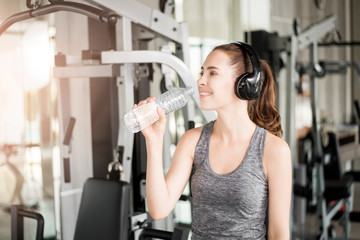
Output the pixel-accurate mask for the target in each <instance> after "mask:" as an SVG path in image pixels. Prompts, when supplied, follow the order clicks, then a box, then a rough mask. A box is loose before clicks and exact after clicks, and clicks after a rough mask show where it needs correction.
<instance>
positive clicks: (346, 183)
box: [324, 174, 354, 202]
mask: <svg viewBox="0 0 360 240" xmlns="http://www.w3.org/2000/svg"><path fill="white" fill-rule="evenodd" d="M353 182H354V181H353V177H352V176H351V175H347V174H344V175H343V176H342V177H341V178H340V179H337V180H326V181H325V192H324V197H325V198H326V200H327V201H328V202H329V201H333V200H340V199H343V198H348V197H350V196H351V186H352V184H353Z"/></svg>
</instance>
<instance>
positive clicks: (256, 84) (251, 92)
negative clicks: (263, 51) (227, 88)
mask: <svg viewBox="0 0 360 240" xmlns="http://www.w3.org/2000/svg"><path fill="white" fill-rule="evenodd" d="M231 44H234V45H236V46H238V47H239V48H240V49H241V50H242V51H243V53H244V54H245V53H246V54H247V55H248V56H249V58H250V61H251V65H252V69H253V71H252V72H251V73H249V72H245V73H243V74H241V75H240V76H239V77H238V78H237V79H236V82H235V94H236V96H237V97H239V98H240V99H243V100H254V99H257V98H258V97H259V95H260V91H261V82H262V72H261V63H260V59H259V56H258V55H257V53H256V52H255V50H254V49H253V48H252V47H251V46H250V45H249V44H246V43H242V42H233V43H231ZM244 58H245V56H244Z"/></svg>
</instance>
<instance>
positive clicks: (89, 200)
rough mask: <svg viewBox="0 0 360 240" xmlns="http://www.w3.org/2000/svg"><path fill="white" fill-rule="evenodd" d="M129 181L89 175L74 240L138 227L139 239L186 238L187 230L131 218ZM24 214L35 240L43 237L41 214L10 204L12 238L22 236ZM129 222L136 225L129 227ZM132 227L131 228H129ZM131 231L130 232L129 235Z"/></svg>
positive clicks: (121, 234)
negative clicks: (33, 226)
mask: <svg viewBox="0 0 360 240" xmlns="http://www.w3.org/2000/svg"><path fill="white" fill-rule="evenodd" d="M129 201H130V184H129V183H126V182H123V181H116V180H114V181H111V180H105V179H94V178H89V179H87V180H86V182H85V184H84V188H83V192H82V196H81V202H80V208H79V212H78V217H77V221H76V227H75V235H74V240H98V239H107V240H128V239H133V238H130V235H131V231H134V229H135V230H138V229H140V237H139V239H145V237H156V238H160V239H169V240H185V239H187V237H188V233H189V230H182V229H175V231H174V232H168V231H161V230H156V229H151V228H147V227H146V225H144V223H145V222H146V221H147V218H145V221H142V222H139V221H135V222H134V220H133V219H132V217H130V221H129V207H128V206H129ZM23 217H29V218H34V219H36V220H37V222H38V225H37V232H36V239H37V240H42V239H43V231H44V219H43V217H42V215H41V214H39V213H36V212H33V211H27V210H23V209H22V206H19V205H13V206H12V207H11V218H12V219H11V221H12V235H11V237H12V239H13V240H15V239H16V240H19V239H20V240H21V239H23V234H24V232H23ZM129 222H131V223H132V225H133V224H134V225H135V226H140V227H138V228H134V226H129ZM130 227H131V228H130ZM129 233H130V234H129Z"/></svg>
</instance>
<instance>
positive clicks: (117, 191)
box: [74, 178, 130, 240]
mask: <svg viewBox="0 0 360 240" xmlns="http://www.w3.org/2000/svg"><path fill="white" fill-rule="evenodd" d="M129 201H130V185H129V184H128V183H126V182H122V181H110V180H105V179H94V178H89V179H87V180H86V182H85V184H84V188H83V192H82V196H81V202H80V208H79V213H78V217H77V222H76V228H75V235H74V240H85V239H86V240H92V239H93V240H95V239H96V240H98V239H106V240H125V239H127V238H128V221H129V220H128V219H129Z"/></svg>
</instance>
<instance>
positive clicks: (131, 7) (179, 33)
mask: <svg viewBox="0 0 360 240" xmlns="http://www.w3.org/2000/svg"><path fill="white" fill-rule="evenodd" d="M88 2H91V3H93V4H95V5H98V6H101V8H107V9H109V10H111V11H115V12H116V13H117V14H119V15H120V16H122V17H123V18H126V19H128V20H130V21H131V22H134V23H136V24H140V25H142V26H144V27H147V28H148V29H150V30H152V31H154V32H156V33H159V34H161V35H163V36H164V37H167V38H169V39H171V40H174V41H175V42H178V43H181V44H187V39H184V29H183V27H182V25H183V23H178V22H176V21H175V20H174V19H173V18H172V17H171V16H168V15H166V14H164V13H162V12H160V11H159V10H156V9H153V8H150V7H148V6H146V5H144V4H142V3H141V2H138V1H129V0H116V1H114V0H88ZM184 40H186V41H184Z"/></svg>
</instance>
